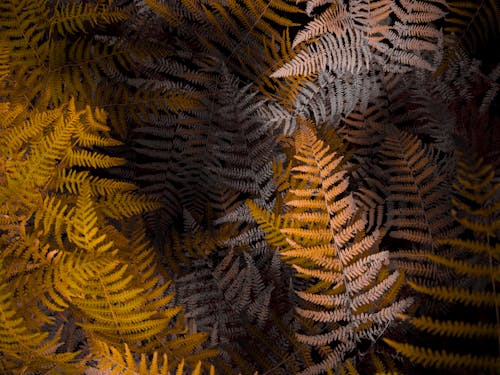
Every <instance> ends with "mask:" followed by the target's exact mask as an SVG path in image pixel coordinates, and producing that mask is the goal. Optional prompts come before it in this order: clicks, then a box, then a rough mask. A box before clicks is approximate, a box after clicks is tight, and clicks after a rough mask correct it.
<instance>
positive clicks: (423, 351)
mask: <svg viewBox="0 0 500 375" xmlns="http://www.w3.org/2000/svg"><path fill="white" fill-rule="evenodd" d="M384 341H385V342H386V343H387V344H389V345H390V346H392V347H393V348H394V349H396V351H397V352H399V353H401V354H403V355H404V356H406V357H408V358H410V359H411V360H412V361H414V362H416V363H420V364H422V365H424V366H435V367H438V368H466V369H470V370H472V369H490V370H492V371H498V369H499V368H500V359H499V358H498V357H497V358H495V357H479V356H473V355H470V354H466V355H462V354H457V353H450V352H448V351H445V350H439V351H438V350H432V349H429V348H421V347H417V346H413V345H409V344H399V343H397V342H395V341H393V340H390V339H384Z"/></svg>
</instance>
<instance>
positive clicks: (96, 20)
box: [49, 3, 127, 36]
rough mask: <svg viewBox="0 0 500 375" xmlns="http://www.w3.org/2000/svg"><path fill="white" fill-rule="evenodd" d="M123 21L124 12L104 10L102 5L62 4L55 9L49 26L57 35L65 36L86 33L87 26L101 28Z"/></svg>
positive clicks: (125, 17) (125, 16) (124, 17)
mask: <svg viewBox="0 0 500 375" xmlns="http://www.w3.org/2000/svg"><path fill="white" fill-rule="evenodd" d="M125 19H127V15H126V13H125V12H123V11H120V10H110V9H106V7H103V4H102V3H97V4H85V3H84V4H82V3H73V4H63V6H62V7H60V8H57V9H55V12H54V14H53V16H52V17H51V19H50V23H49V25H50V27H51V28H53V29H55V30H57V32H59V34H61V35H63V36H66V35H70V34H75V33H79V32H86V31H87V28H88V27H89V26H90V27H95V26H98V25H99V26H102V25H106V24H110V23H115V22H118V21H122V20H125Z"/></svg>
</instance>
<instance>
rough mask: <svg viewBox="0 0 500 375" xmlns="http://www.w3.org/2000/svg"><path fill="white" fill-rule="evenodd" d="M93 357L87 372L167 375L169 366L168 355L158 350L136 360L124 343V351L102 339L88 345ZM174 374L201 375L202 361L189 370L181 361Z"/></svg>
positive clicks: (94, 373)
mask: <svg viewBox="0 0 500 375" xmlns="http://www.w3.org/2000/svg"><path fill="white" fill-rule="evenodd" d="M90 349H91V353H92V354H93V357H94V358H96V359H97V364H96V365H95V366H93V367H92V368H90V369H89V370H87V373H88V374H93V375H98V374H103V375H104V374H113V375H169V374H171V372H170V370H171V368H170V367H171V366H170V365H169V363H168V356H167V355H166V354H163V356H162V357H160V355H159V354H158V352H154V353H153V355H152V357H150V358H148V357H147V356H146V355H145V354H141V356H140V359H138V360H136V359H135V357H136V356H134V354H133V353H132V352H131V351H130V348H129V347H128V345H127V344H125V350H124V352H122V351H120V350H118V349H117V348H116V347H113V346H109V345H107V344H106V343H105V342H103V341H99V340H95V341H93V342H92V345H91V347H90ZM174 371H175V374H178V375H183V374H190V375H201V374H202V363H201V362H198V363H197V364H196V366H195V367H194V369H193V370H192V371H191V372H189V373H188V372H185V362H184V361H181V363H180V364H179V365H177V366H176V368H175V369H174ZM209 373H210V375H215V368H214V367H213V366H210V370H209Z"/></svg>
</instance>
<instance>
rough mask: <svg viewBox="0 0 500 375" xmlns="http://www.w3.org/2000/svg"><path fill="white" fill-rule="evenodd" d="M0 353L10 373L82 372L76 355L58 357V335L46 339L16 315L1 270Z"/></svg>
mask: <svg viewBox="0 0 500 375" xmlns="http://www.w3.org/2000/svg"><path fill="white" fill-rule="evenodd" d="M0 276H1V278H0V279H1V282H0V353H2V357H3V358H4V359H5V360H3V365H4V366H5V365H6V363H7V366H8V367H9V368H8V370H9V373H20V372H25V373H26V372H33V373H36V372H37V371H42V372H44V373H46V374H56V373H60V372H63V373H75V372H80V371H82V370H83V366H81V364H80V363H78V362H79V361H78V359H77V356H78V354H79V353H78V352H75V353H57V352H56V350H57V347H58V346H59V345H60V343H59V340H60V337H59V336H60V334H59V333H57V334H55V335H52V337H49V334H48V333H47V332H42V331H40V330H38V329H36V328H38V327H34V326H31V325H30V324H29V322H28V321H26V320H25V319H23V318H22V316H21V314H20V312H19V311H18V308H17V304H16V301H15V298H14V296H13V294H12V293H11V292H10V291H9V285H8V283H7V281H6V279H5V278H4V271H3V269H0Z"/></svg>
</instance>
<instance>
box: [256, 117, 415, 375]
mask: <svg viewBox="0 0 500 375" xmlns="http://www.w3.org/2000/svg"><path fill="white" fill-rule="evenodd" d="M296 149H297V151H296V155H295V158H296V159H297V161H298V165H297V166H295V167H293V168H292V181H291V183H290V185H291V187H290V190H289V192H288V193H287V196H286V199H285V205H286V207H287V211H286V212H285V213H284V214H282V215H277V214H274V213H272V212H268V211H265V210H263V209H262V208H260V207H259V206H257V205H256V204H255V203H253V202H249V203H248V205H249V208H250V210H251V212H252V214H253V215H254V217H255V218H256V220H257V222H258V223H259V225H260V227H261V228H262V229H263V230H264V231H265V232H266V233H267V235H266V239H267V241H269V242H270V243H271V244H272V245H274V246H276V247H278V248H279V251H280V254H281V256H282V257H283V258H284V260H285V261H286V262H287V263H289V264H290V265H292V266H293V268H294V269H295V270H296V272H297V276H299V277H301V278H306V279H310V280H311V282H310V283H307V284H306V285H307V288H300V289H299V290H296V293H297V295H298V296H299V297H300V299H301V300H302V301H303V302H302V303H301V304H302V305H303V306H302V307H297V308H296V311H297V313H298V315H299V316H300V317H301V318H304V319H306V320H309V321H312V322H314V326H315V327H316V328H315V329H314V330H312V332H311V333H308V332H307V330H306V332H304V333H298V334H297V338H298V340H299V341H301V342H303V343H305V344H307V345H311V346H314V347H317V348H318V350H319V351H320V352H321V351H322V348H324V349H323V350H324V353H325V354H324V356H325V358H323V359H322V360H321V361H320V362H319V363H317V364H315V365H313V366H311V367H309V368H307V369H304V370H303V372H302V373H304V374H318V373H321V372H322V371H324V370H326V369H333V368H336V367H337V366H338V365H339V364H340V363H342V361H343V360H344V359H345V358H348V357H349V356H352V355H353V354H356V347H357V345H358V344H359V343H360V342H361V341H363V340H367V341H372V342H376V341H377V339H378V337H379V336H380V335H382V334H383V332H384V331H385V330H386V329H387V327H388V326H389V325H390V324H391V323H393V322H394V321H395V319H396V315H397V314H399V313H401V312H403V311H404V310H405V309H407V308H408V307H409V305H410V304H411V299H397V298H396V297H397V291H398V289H399V287H400V286H401V284H402V275H400V274H399V273H398V272H392V273H390V272H388V271H387V268H386V265H387V263H388V253H387V252H384V251H378V249H377V246H378V242H379V239H380V235H379V233H378V231H375V233H372V234H366V233H365V232H364V227H365V225H366V221H365V219H364V218H363V214H362V212H361V211H360V210H358V209H357V207H356V202H355V200H354V197H353V195H352V193H348V190H347V189H348V180H347V179H346V177H345V174H346V171H345V170H343V169H342V168H341V166H342V156H337V155H336V154H335V153H330V152H329V148H328V147H327V146H325V145H324V143H323V142H322V141H321V140H319V139H317V137H316V135H315V134H314V132H313V131H312V130H311V129H309V128H307V127H305V126H303V127H302V128H300V129H299V131H298V134H297V135H296ZM306 285H304V286H306ZM305 328H306V327H304V329H305ZM313 332H316V333H313ZM328 347H330V348H331V350H326V349H327V348H328Z"/></svg>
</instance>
